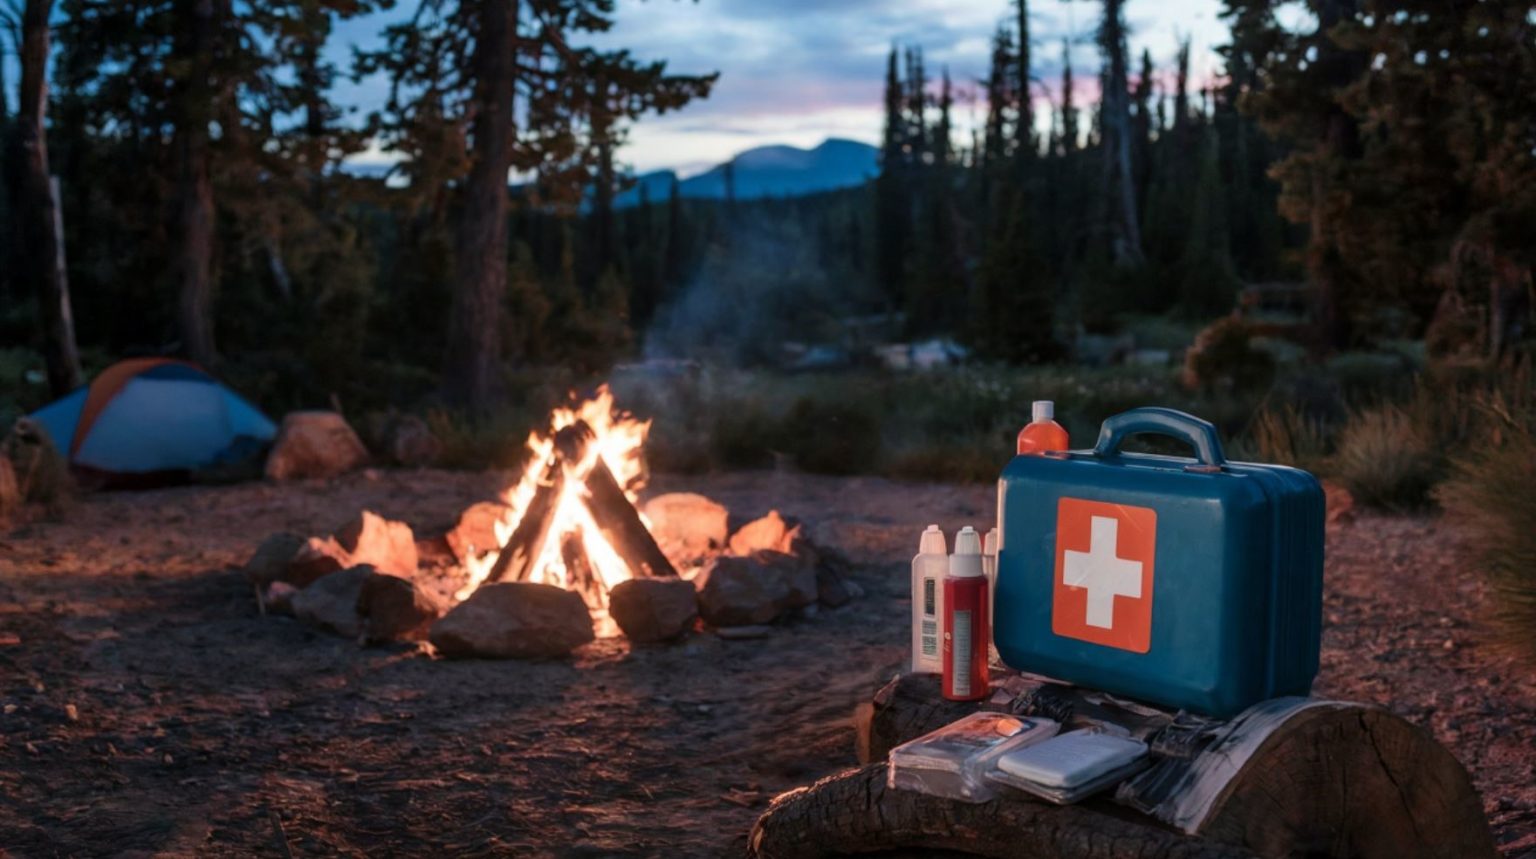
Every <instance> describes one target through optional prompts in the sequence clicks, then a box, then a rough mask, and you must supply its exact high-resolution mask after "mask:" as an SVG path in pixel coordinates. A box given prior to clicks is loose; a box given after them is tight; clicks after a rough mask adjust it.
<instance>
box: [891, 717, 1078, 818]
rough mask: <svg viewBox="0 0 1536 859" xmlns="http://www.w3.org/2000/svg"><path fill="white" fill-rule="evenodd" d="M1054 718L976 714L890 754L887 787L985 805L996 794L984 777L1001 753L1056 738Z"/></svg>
mask: <svg viewBox="0 0 1536 859" xmlns="http://www.w3.org/2000/svg"><path fill="white" fill-rule="evenodd" d="M1059 729H1060V725H1058V724H1057V723H1056V722H1053V721H1051V720H1050V719H1036V718H1024V717H1019V716H1010V715H1008V714H1007V713H989V712H981V713H972V714H971V715H969V716H966V717H965V718H963V719H959V720H957V721H955V722H951V723H950V724H948V725H945V726H944V727H942V728H939V729H938V730H936V731H933V732H931V733H928V734H925V735H923V736H921V737H918V738H917V739H915V740H912V741H911V742H907V743H903V744H901V745H899V746H897V747H896V748H894V749H892V750H891V755H890V762H889V764H888V765H887V770H886V783H887V784H888V785H890V786H891V787H893V788H901V789H904V790H915V791H920V792H922V793H927V794H932V795H934V796H942V797H946V798H948V799H958V800H962V801H964V802H986V801H987V800H989V799H992V798H993V797H994V796H996V795H997V794H996V792H995V791H994V790H993V789H992V788H991V787H990V786H989V785H988V784H987V782H986V779H985V777H984V774H985V773H986V771H987V770H988V769H989V768H990V767H991V766H992V763H993V761H994V760H995V759H996V758H997V756H998V755H1002V754H1005V753H1007V752H1009V751H1011V750H1014V749H1019V748H1023V747H1025V746H1027V745H1029V744H1031V743H1035V742H1039V741H1040V740H1044V739H1046V738H1048V737H1051V736H1054V735H1055V734H1056V731H1057V730H1059Z"/></svg>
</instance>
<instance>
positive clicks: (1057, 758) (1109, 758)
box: [983, 730, 1150, 805]
mask: <svg viewBox="0 0 1536 859" xmlns="http://www.w3.org/2000/svg"><path fill="white" fill-rule="evenodd" d="M988 761H989V766H988V767H987V769H986V771H985V772H984V774H983V777H984V778H985V779H986V780H987V782H988V783H990V784H993V785H1003V786H1007V787H1011V788H1015V789H1017V790H1022V791H1024V792H1026V793H1030V794H1033V795H1035V796H1038V797H1040V798H1041V799H1044V800H1047V801H1049V802H1054V803H1056V804H1057V805H1070V804H1071V803H1074V802H1078V801H1080V800H1083V799H1086V798H1087V797H1090V796H1092V795H1093V794H1095V793H1098V792H1099V791H1101V790H1104V789H1105V788H1108V787H1111V786H1113V785H1116V784H1119V783H1120V782H1122V781H1124V780H1125V779H1127V778H1129V777H1130V776H1132V775H1135V774H1136V773H1137V772H1139V771H1141V770H1142V769H1143V768H1145V767H1146V766H1147V765H1148V763H1150V761H1149V759H1148V757H1147V744H1146V743H1144V742H1142V741H1141V740H1134V739H1131V738H1130V737H1120V736H1115V735H1113V734H1106V733H1102V732H1098V731H1091V730H1083V731H1070V732H1068V733H1065V734H1061V735H1059V736H1055V737H1051V738H1050V739H1048V740H1046V741H1045V742H1041V743H1037V744H1032V745H1030V746H1029V747H1027V748H1012V749H1007V750H1004V751H1003V752H1001V753H999V754H996V755H991V756H989V757H988Z"/></svg>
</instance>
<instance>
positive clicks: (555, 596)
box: [429, 582, 596, 659]
mask: <svg viewBox="0 0 1536 859" xmlns="http://www.w3.org/2000/svg"><path fill="white" fill-rule="evenodd" d="M429 637H430V640H431V641H432V646H434V647H436V648H437V650H438V652H439V653H441V654H443V655H444V656H448V657H488V658H492V659H509V658H511V659H532V658H538V657H548V656H561V655H564V654H566V653H569V652H571V651H572V650H575V649H576V648H577V647H580V646H581V645H583V644H586V643H587V642H589V641H592V640H593V639H594V638H596V635H594V633H593V631H592V615H591V613H590V612H589V611H588V610H587V604H586V603H585V602H583V601H582V599H581V597H580V596H579V595H577V594H576V593H574V592H573V591H568V590H565V589H564V588H558V587H555V586H554V585H543V584H533V583H531V582H502V583H499V584H493V585H482V586H481V587H480V588H479V589H478V590H476V591H475V592H474V593H473V594H471V595H470V597H469V599H467V600H465V601H464V602H462V603H459V604H458V605H457V606H455V607H454V608H453V609H452V610H451V611H449V612H448V613H447V614H445V615H443V617H442V619H441V620H439V621H437V622H436V623H434V624H432V630H431V634H430V636H429Z"/></svg>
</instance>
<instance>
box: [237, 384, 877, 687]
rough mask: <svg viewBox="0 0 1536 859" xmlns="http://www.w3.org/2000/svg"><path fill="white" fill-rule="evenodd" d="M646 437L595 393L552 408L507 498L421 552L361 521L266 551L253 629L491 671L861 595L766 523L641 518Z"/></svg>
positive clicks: (698, 515) (752, 621) (685, 516)
mask: <svg viewBox="0 0 1536 859" xmlns="http://www.w3.org/2000/svg"><path fill="white" fill-rule="evenodd" d="M650 428H651V425H650V422H649V421H645V420H641V419H638V418H636V417H635V416H634V415H632V414H630V413H628V412H626V411H623V410H621V409H618V408H617V407H616V406H615V404H614V398H613V394H612V392H611V391H609V390H608V388H607V387H606V386H604V387H602V388H599V389H598V390H597V392H596V394H595V395H594V396H592V397H591V398H589V399H587V400H584V401H582V402H579V403H575V404H573V405H571V406H569V407H564V408H557V409H555V410H554V411H553V412H552V413H551V414H550V416H549V420H548V421H547V422H546V425H545V426H544V427H541V428H538V429H536V430H534V431H533V432H531V433H530V434H529V436H528V439H527V441H526V445H527V451H528V459H527V464H526V465H525V466H524V467H523V469H522V472H521V473H520V474H519V475H518V476H517V479H516V480H515V481H513V482H512V484H511V486H510V487H509V488H507V489H506V490H505V491H503V492H502V493H501V495H500V497H499V498H498V499H497V500H495V501H482V502H480V503H476V504H473V505H471V506H470V507H469V508H468V509H466V510H464V511H463V512H461V513H459V514H458V518H457V521H456V522H455V523H454V524H453V525H452V526H451V527H449V528H448V529H447V530H446V531H440V532H438V534H437V535H436V536H429V537H427V538H425V539H418V538H417V536H416V535H415V533H414V532H413V531H412V529H411V527H410V526H409V525H407V524H405V523H404V522H395V521H390V520H388V519H385V518H384V517H382V516H379V515H377V514H375V513H373V512H370V511H362V512H361V513H360V514H359V515H358V516H357V517H356V518H354V519H352V520H351V521H349V522H347V523H344V524H343V525H342V526H341V527H339V528H337V529H336V531H335V532H333V533H332V534H331V535H330V536H326V537H307V538H306V537H300V536H297V535H292V534H274V535H272V536H271V537H268V538H267V540H266V541H264V542H263V543H262V545H261V546H260V547H259V548H258V549H257V551H256V553H255V555H254V556H253V557H252V558H251V560H250V561H249V562H248V563H247V564H246V568H245V573H246V576H247V577H248V578H249V579H250V581H251V582H252V584H253V585H254V586H255V589H256V595H257V599H258V605H259V607H260V608H261V610H262V611H263V612H264V613H266V612H275V613H280V614H281V613H287V614H292V615H294V616H295V617H297V618H299V619H300V620H302V621H305V622H307V623H310V624H312V625H314V626H318V627H321V628H324V629H327V630H330V631H333V632H337V633H340V634H342V635H347V636H351V637H356V638H359V639H360V640H362V641H363V642H365V643H368V642H378V641H391V640H416V641H419V640H423V639H426V640H430V641H431V643H432V644H433V646H434V647H435V649H436V650H437V652H438V653H440V654H443V655H447V656H477V657H493V658H505V657H528V656H554V655H559V654H562V653H566V652H568V651H570V650H571V649H573V648H575V647H578V646H580V645H581V644H584V643H586V642H588V641H591V640H593V639H594V638H595V637H610V636H614V635H616V634H618V633H619V632H622V633H623V634H624V635H625V636H626V637H627V638H628V639H629V640H630V641H631V642H653V641H667V640H673V639H677V638H680V637H683V636H685V635H687V634H689V633H690V632H692V631H694V630H696V629H697V628H698V627H699V622H700V621H702V622H703V625H704V627H705V628H708V629H713V630H714V631H716V632H717V633H719V634H720V635H721V636H722V637H727V638H740V637H753V636H760V635H763V634H766V630H767V627H766V626H765V625H766V624H769V623H772V622H773V621H775V620H778V619H780V618H782V617H785V616H789V615H793V614H798V613H804V612H807V611H814V610H815V609H816V607H817V605H818V604H820V605H826V606H830V607H837V606H840V605H842V604H843V603H845V602H847V601H848V600H849V599H851V598H852V597H853V596H854V595H856V594H857V592H858V588H857V586H856V585H854V584H853V583H851V582H848V581H846V580H845V579H844V577H843V575H842V566H843V565H842V562H841V560H840V559H839V558H838V557H837V556H836V555H834V554H832V553H829V552H827V551H825V550H822V549H820V548H818V547H816V546H814V545H813V544H812V543H811V541H810V540H809V538H808V537H807V535H806V534H805V533H804V528H803V526H802V525H801V524H800V523H797V522H795V521H793V520H790V519H786V518H785V517H783V516H781V515H780V514H779V513H778V511H777V510H771V511H769V512H768V514H767V515H765V516H761V517H759V518H757V519H755V520H752V521H750V522H745V523H744V524H743V523H737V524H736V526H735V527H733V526H732V517H731V515H730V512H729V511H727V510H726V509H725V508H724V507H722V506H721V505H719V504H718V503H716V502H714V501H712V500H710V499H708V498H705V497H703V496H701V495H696V494H692V493H671V494H666V495H659V496H655V497H652V498H650V499H648V501H647V502H646V503H645V504H644V506H642V505H641V504H640V494H641V492H642V490H644V488H645V483H646V478H647V476H648V475H647V471H646V466H645V459H644V448H645V442H646V437H647V435H648V434H649V432H650ZM679 571H682V572H681V574H679Z"/></svg>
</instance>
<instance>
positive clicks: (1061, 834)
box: [748, 763, 1254, 859]
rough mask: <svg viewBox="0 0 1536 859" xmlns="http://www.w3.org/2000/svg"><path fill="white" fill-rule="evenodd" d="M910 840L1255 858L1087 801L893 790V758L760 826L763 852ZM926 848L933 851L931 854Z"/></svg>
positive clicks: (1183, 857)
mask: <svg viewBox="0 0 1536 859" xmlns="http://www.w3.org/2000/svg"><path fill="white" fill-rule="evenodd" d="M902 848H923V849H925V850H953V851H959V852H962V853H965V854H968V855H974V856H990V857H994V859H1249V857H1252V856H1253V855H1254V854H1252V853H1250V852H1248V851H1247V850H1243V849H1241V848H1238V847H1231V846H1227V845H1223V844H1217V843H1215V842H1212V841H1207V840H1203V839H1198V838H1192V837H1190V836H1187V835H1181V834H1179V833H1177V832H1172V831H1169V830H1167V829H1163V828H1159V827H1157V826H1154V825H1149V824H1144V823H1139V822H1133V821H1128V820H1124V819H1121V818H1118V817H1115V816H1113V815H1111V814H1108V813H1105V812H1103V811H1100V810H1097V809H1094V808H1090V807H1088V806H1082V805H1067V806H1055V805H1049V804H1046V803H1043V802H1030V801H1026V800H1017V799H999V800H993V801H992V802H984V803H980V804H977V805H971V804H967V803H963V802H957V801H954V800H948V799H940V798H938V797H934V796H928V795H927V794H922V793H915V792H913V791H906V790H893V789H891V788H888V787H886V784H885V764H883V763H875V764H869V765H867V766H864V767H863V768H861V769H856V770H850V771H848V772H845V773H842V774H841V775H836V776H832V777H831V778H826V779H822V780H821V781H819V782H817V783H816V784H814V785H811V786H810V787H808V788H801V789H800V790H797V791H793V792H791V793H787V794H784V795H783V796H780V797H778V798H777V799H775V800H774V801H773V803H772V805H770V806H769V808H768V811H767V812H765V813H764V814H763V816H762V817H761V818H759V819H758V821H757V824H756V825H755V826H754V827H752V835H751V838H750V839H749V841H748V855H750V856H752V857H755V859H814V857H830V856H847V855H852V854H860V853H875V852H880V851H888V850H896V849H902ZM925 855H926V854H925Z"/></svg>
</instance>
